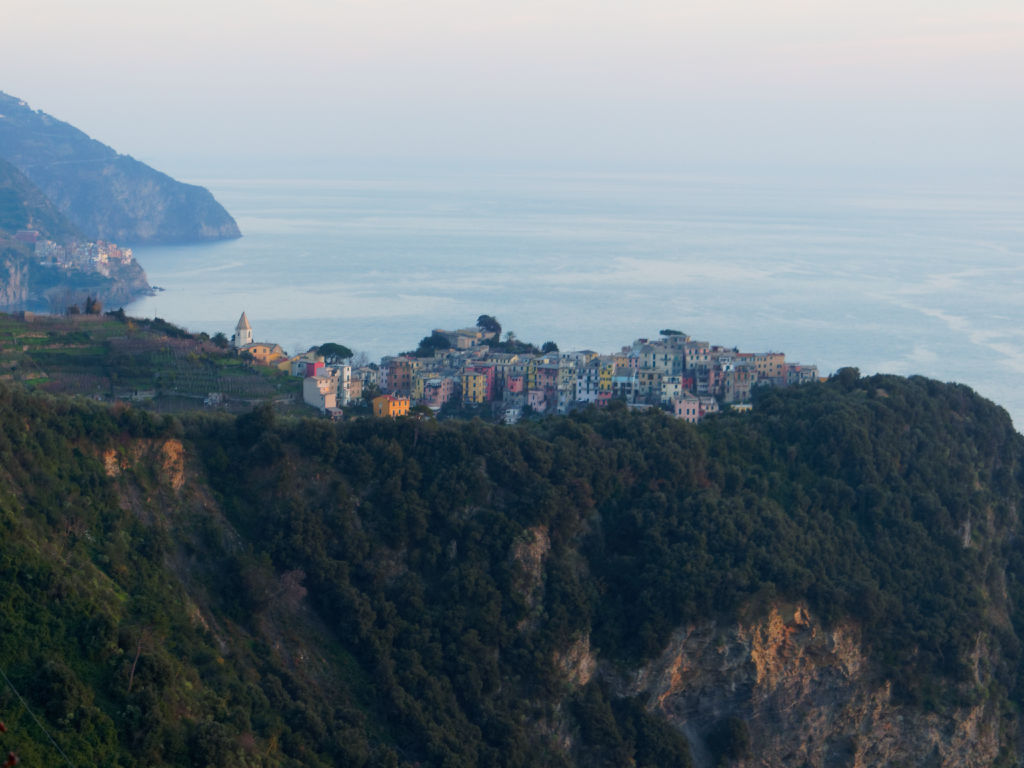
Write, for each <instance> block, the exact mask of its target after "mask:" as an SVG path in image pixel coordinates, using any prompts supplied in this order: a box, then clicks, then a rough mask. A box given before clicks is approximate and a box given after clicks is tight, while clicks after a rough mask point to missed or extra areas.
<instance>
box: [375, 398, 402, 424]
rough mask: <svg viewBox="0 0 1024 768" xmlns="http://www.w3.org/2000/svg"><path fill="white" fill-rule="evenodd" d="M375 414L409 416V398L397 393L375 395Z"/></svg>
mask: <svg viewBox="0 0 1024 768" xmlns="http://www.w3.org/2000/svg"><path fill="white" fill-rule="evenodd" d="M373 415H374V416H380V417H385V416H390V417H391V418H395V417H397V416H407V415H409V398H408V397H400V396H396V395H381V396H380V397H375V398H373Z"/></svg>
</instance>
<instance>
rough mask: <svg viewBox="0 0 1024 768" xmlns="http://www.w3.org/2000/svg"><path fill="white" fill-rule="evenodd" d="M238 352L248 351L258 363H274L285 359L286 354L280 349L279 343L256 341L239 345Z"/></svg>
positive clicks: (286, 357)
mask: <svg viewBox="0 0 1024 768" xmlns="http://www.w3.org/2000/svg"><path fill="white" fill-rule="evenodd" d="M238 351H239V352H248V353H249V354H250V355H252V358H253V360H255V361H256V362H257V363H259V364H260V365H275V364H277V363H278V362H280V361H282V360H287V359H288V355H286V354H285V353H284V350H283V349H281V345H280V344H270V343H265V342H260V341H257V342H255V343H253V344H246V345H245V346H244V347H240V348H239V350H238Z"/></svg>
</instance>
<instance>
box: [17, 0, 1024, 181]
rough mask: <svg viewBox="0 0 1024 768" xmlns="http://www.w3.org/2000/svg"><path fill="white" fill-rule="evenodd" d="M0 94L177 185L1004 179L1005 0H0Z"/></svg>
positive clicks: (1012, 147) (1018, 26) (1022, 58)
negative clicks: (637, 175)
mask: <svg viewBox="0 0 1024 768" xmlns="http://www.w3.org/2000/svg"><path fill="white" fill-rule="evenodd" d="M3 16H4V20H3V25H4V28H5V33H4V38H5V41H4V45H3V46H0V72H2V73H4V76H3V77H2V78H0V90H3V91H5V92H7V93H9V94H11V95H14V96H18V97H20V98H22V99H25V100H26V101H27V102H28V103H29V104H30V105H31V106H33V107H34V108H37V109H42V110H43V111H46V112H48V113H50V114H52V115H54V116H56V117H58V118H60V119H62V120H66V121H68V122H70V123H72V124H74V125H75V126H77V127H79V128H81V129H82V130H84V131H86V132H87V133H89V134H90V135H91V136H93V137H94V138H97V139H100V140H101V141H103V142H104V143H107V144H110V145H111V146H113V147H114V148H116V149H117V150H118V151H121V152H124V153H127V154H131V155H133V156H135V157H137V158H139V159H141V160H143V161H145V162H148V163H150V164H151V165H154V166H156V167H158V168H160V169H161V170H165V171H167V172H169V173H171V174H172V175H179V176H182V177H184V178H190V177H197V178H211V177H214V176H217V175H225V176H233V177H239V176H252V177H262V176H275V175H281V174H285V175H296V176H301V175H306V174H310V173H312V174H316V173H324V174H333V173H339V172H344V171H345V170H346V169H361V170H367V171H373V170H374V169H378V170H379V169H386V168H403V167H405V168H425V169H430V168H432V167H440V168H474V167H495V168H499V169H527V170H543V169H567V170H577V171H594V172H603V171H627V170H628V171H658V170H666V171H697V172H708V171H710V172H730V171H736V170H738V169H745V170H750V169H754V170H756V169H761V168H763V169H767V170H769V171H773V172H778V169H790V170H791V172H793V173H803V172H807V173H818V174H820V173H825V172H829V171H830V169H833V170H835V172H838V173H849V174H856V173H864V174H868V175H870V174H878V173H885V172H897V171H900V170H905V171H907V172H918V173H924V174H936V175H953V176H958V175H965V176H966V175H971V174H974V175H984V176H986V177H989V178H991V177H992V176H993V175H995V176H1000V175H1004V176H1006V177H1007V178H1014V177H1016V176H1017V175H1018V174H1019V173H1020V171H1021V170H1022V169H1024V157H1022V156H1024V153H1021V152H1020V151H1019V137H1020V136H1021V135H1022V129H1024V106H1022V105H1024V99H1022V96H1024V76H1022V73H1024V5H1022V4H1021V3H1020V1H1019V0H969V1H968V0H955V1H952V0H813V1H812V0H777V1H776V2H773V3H765V2H763V0H699V1H696V2H695V1H694V0H630V2H625V1H623V0H619V1H618V2H610V1H608V0H586V1H584V0H543V1H541V0H517V2H513V3H508V2H503V3H499V2H495V1H494V0H289V1H288V2H283V1H280V2H266V1H265V0H245V1H244V2H242V1H240V0H203V1H202V2H200V1H199V0H174V2H164V0H147V1H146V2H138V0H90V2H81V0H5V2H4V10H3Z"/></svg>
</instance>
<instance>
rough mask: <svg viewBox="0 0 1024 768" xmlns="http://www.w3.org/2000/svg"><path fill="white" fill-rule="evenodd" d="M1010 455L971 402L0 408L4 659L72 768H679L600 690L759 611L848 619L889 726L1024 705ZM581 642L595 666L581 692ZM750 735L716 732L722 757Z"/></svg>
mask: <svg viewBox="0 0 1024 768" xmlns="http://www.w3.org/2000/svg"><path fill="white" fill-rule="evenodd" d="M178 439H180V440H182V442H183V445H184V447H185V457H186V458H185V471H186V474H187V476H188V482H187V483H186V485H185V486H184V487H182V488H181V489H179V490H174V487H173V486H174V484H175V483H174V482H173V480H169V479H168V477H169V475H168V473H170V475H173V474H174V471H173V466H170V465H173V462H172V461H170V460H169V459H168V456H169V455H172V454H173V453H174V452H173V451H171V453H170V454H168V452H167V446H168V445H169V443H168V441H172V442H171V443H170V444H173V441H175V440H178ZM1021 447H1022V445H1021V438H1020V437H1019V436H1018V435H1017V434H1016V433H1015V432H1014V431H1013V429H1012V426H1011V425H1010V422H1009V419H1008V418H1007V417H1006V414H1005V413H1004V412H1002V411H1001V410H1000V409H998V408H996V407H995V406H993V405H992V404H990V403H988V402H986V401H984V400H982V399H980V398H978V397H976V396H975V395H974V394H973V393H972V392H970V390H968V389H966V388H964V387H960V386H954V385H943V384H939V383H936V382H933V381H928V380H924V379H910V380H907V379H898V378H893V377H874V378H870V379H860V378H858V377H857V375H856V373H855V372H854V371H849V370H846V371H843V372H841V374H840V375H839V376H837V377H835V379H834V380H833V381H830V382H829V383H827V384H823V385H814V386H808V387H802V388H798V389H795V390H789V391H774V390H773V391H767V392H763V393H761V395H760V397H759V400H758V403H757V406H756V408H755V411H754V413H752V414H749V415H746V416H723V417H721V418H718V419H716V420H713V421H709V422H707V423H706V424H704V425H701V427H700V428H694V427H692V426H690V425H687V424H684V423H680V422H676V421H672V420H671V419H669V418H667V417H666V416H664V415H663V414H660V413H645V414H632V413H629V412H627V411H626V410H625V409H624V408H611V409H609V410H608V411H607V412H597V411H584V412H581V413H578V414H576V415H574V416H572V417H569V418H555V419H548V420H543V421H539V422H536V423H531V424H528V425H522V426H520V427H516V428H508V427H495V426H490V425H486V424H483V423H481V422H462V423H457V422H455V423H453V422H441V423H438V422H432V421H416V420H400V421H397V422H391V421H387V422H385V421H380V420H370V419H365V420H357V421H353V422H349V423H346V424H342V425H332V424H329V423H327V422H323V421H305V420H294V421H293V420H282V419H281V418H279V417H275V415H274V413H273V412H272V411H271V410H270V409H269V408H260V409H257V410H254V411H253V412H252V413H250V414H247V415H245V416H241V417H238V418H237V419H233V418H228V417H209V416H199V415H197V416H193V417H190V418H188V419H185V420H184V421H183V422H180V421H178V420H177V419H173V418H159V417H152V416H149V415H147V414H145V413H140V412H138V411H135V410H132V409H118V410H111V409H105V408H102V407H99V406H93V405H88V404H84V403H78V402H73V401H68V400H59V399H50V398H46V397H43V396H30V395H26V394H24V393H22V392H20V391H18V390H10V389H0V466H2V467H3V471H2V472H0V523H2V525H3V529H4V530H3V535H2V538H0V568H3V583H4V585H5V594H4V597H3V600H2V601H0V619H2V621H3V622H4V626H5V628H6V631H5V632H4V633H3V634H2V635H0V664H2V665H3V669H4V670H6V672H7V674H8V675H9V676H10V678H11V680H12V682H13V683H14V685H15V686H17V688H18V689H19V690H20V691H21V692H22V694H23V695H24V696H25V698H26V700H27V701H28V703H29V704H30V705H31V706H32V707H33V709H34V711H35V712H36V713H37V714H39V716H40V717H41V718H42V719H43V721H44V722H45V723H46V724H47V726H48V728H49V729H50V730H51V731H52V732H53V734H54V737H55V739H56V740H57V741H58V743H60V744H61V746H62V748H63V749H64V750H65V751H66V752H67V753H68V754H69V756H70V757H71V758H72V759H73V760H74V761H76V763H77V764H82V765H84V764H89V765H123V766H129V765H161V764H166V765H216V766H231V765H294V766H298V765H313V766H316V765H324V766H327V765H360V766H361V765H403V764H409V765H412V764H416V763H419V764H425V765H438V766H471V765H494V766H526V765H626V764H629V763H630V762H632V763H634V764H635V765H638V766H661V765H687V764H688V763H689V753H688V750H687V745H686V741H685V739H684V738H683V736H682V735H681V734H679V733H677V732H676V731H674V730H673V729H672V728H671V727H669V726H668V725H667V724H665V723H664V722H662V721H661V720H658V719H657V718H655V717H654V716H652V715H651V714H649V712H648V709H647V708H646V707H645V704H646V702H645V701H643V700H640V699H632V698H624V697H623V696H622V694H621V693H620V692H619V691H618V690H617V688H616V686H615V671H616V670H629V669H633V668H635V667H636V666H637V665H639V664H641V663H643V661H645V660H647V659H650V658H651V657H652V656H654V655H656V654H657V653H658V652H659V651H660V650H661V648H662V647H663V646H664V644H665V642H666V640H667V639H668V636H669V634H670V632H671V631H672V629H673V628H674V627H676V626H679V625H680V624H684V623H686V622H692V621H696V620H699V619H702V618H710V617H718V618H725V619H729V618H734V617H736V616H738V615H740V614H744V615H748V614H750V613H756V612H758V611H761V610H765V609H766V607H767V606H769V605H770V604H772V603H773V602H774V601H778V600H797V599H800V600H804V601H806V602H807V603H808V604H809V605H810V607H811V609H812V610H813V611H814V612H816V614H817V615H819V616H821V617H822V618H824V620H825V621H827V622H836V621H845V620H851V619H852V620H854V621H856V622H857V623H858V624H860V625H861V626H863V627H864V629H865V631H864V637H865V638H866V640H867V642H868V643H869V651H870V653H871V654H872V656H873V657H874V658H875V659H876V661H877V662H878V663H879V664H880V665H882V666H881V667H880V668H881V669H884V670H885V674H886V675H887V676H888V677H889V678H890V679H892V680H893V682H894V687H895V689H896V692H897V695H898V696H899V697H900V700H902V701H904V702H907V703H909V704H910V705H913V706H915V707H918V708H921V709H922V710H928V711H936V712H941V711H943V710H945V709H948V708H950V707H953V706H957V705H960V704H962V703H964V702H965V701H967V702H969V701H971V700H975V699H978V698H981V697H985V696H995V697H1000V698H1005V699H1006V700H1007V701H1008V702H1014V703H1019V702H1021V699H1022V689H1021V686H1020V684H1019V682H1018V670H1019V666H1020V665H1019V663H1018V660H1019V642H1018V634H1017V633H1018V632H1019V631H1021V622H1022V618H1024V611H1020V610H1018V609H1017V608H1016V606H1017V605H1020V604H1022V603H1021V602H1020V601H1021V597H1022V595H1024V593H1022V591H1021V590H1022V586H1021V585H1024V569H1022V567H1021V565H1022V564H1021V559H1020V557H1019V556H1018V555H1016V554H1015V552H1016V549H1017V546H1016V545H1017V537H1018V536H1019V521H1018V519H1017V506H1018V503H1019V501H1020V481H1021V478H1020V457H1021ZM111 456H113V457H114V458H113V460H111V458H110V457H111ZM112 461H113V464H112ZM169 467H170V468H169ZM179 479H180V478H179ZM1004 580H1005V589H1004V588H1002V585H1003V584H1004ZM1000 617H1008V618H1009V619H1011V620H1012V622H1013V623H1011V622H1007V621H1004V620H1003V619H1002V618H1000ZM1014 626H1016V630H1014V629H1013V628H1012V627H1014ZM979 627H986V629H987V631H989V632H990V633H991V636H992V642H993V643H994V644H995V645H996V646H997V648H996V649H995V650H996V651H997V653H996V656H997V657H998V659H999V667H998V669H997V670H996V672H995V676H994V679H993V682H992V685H990V686H988V687H987V688H985V689H984V690H980V689H978V687H977V686H976V685H975V684H974V683H973V678H972V677H971V675H970V674H969V668H968V666H967V664H966V660H967V658H968V655H969V651H970V649H971V647H972V644H973V643H974V641H975V637H976V633H977V631H978V628H979ZM584 636H589V638H590V644H591V648H592V649H595V651H596V653H597V654H598V655H599V657H600V658H601V659H602V661H603V662H604V664H605V665H606V667H607V668H606V670H605V672H604V673H603V674H599V675H597V676H596V677H595V678H594V679H593V680H591V681H590V682H589V684H587V685H583V686H580V685H577V684H573V683H571V682H570V681H569V676H568V674H567V667H566V663H565V653H566V650H567V649H568V648H570V647H571V646H572V645H573V644H574V643H575V642H576V641H577V640H579V639H580V638H582V637H584ZM0 716H3V717H4V719H6V721H7V724H8V726H9V729H10V730H9V733H8V734H6V735H4V737H3V741H2V742H0V746H3V747H5V748H16V749H17V750H19V751H20V753H21V755H22V757H23V759H25V761H26V763H29V761H30V760H31V762H32V763H34V764H59V760H58V756H57V755H56V753H55V752H54V751H53V749H52V747H49V746H48V744H47V742H46V739H45V736H44V735H42V734H41V733H39V732H38V730H37V729H36V728H35V726H34V724H33V723H32V722H31V721H30V720H29V718H28V716H27V715H26V714H25V712H24V711H23V710H22V709H21V708H20V707H19V704H18V702H17V700H16V699H15V698H14V697H13V695H12V694H11V693H10V692H9V691H8V692H6V693H4V694H3V696H0ZM744 739H745V731H744V730H743V727H742V723H741V722H739V721H735V720H724V721H722V722H721V723H720V724H719V725H718V726H716V728H715V729H714V730H713V732H711V733H709V734H708V743H709V744H710V745H711V746H712V747H713V748H714V749H715V750H717V754H718V755H719V756H720V757H722V759H724V760H728V759H730V757H736V756H739V755H741V754H743V750H745V749H747V744H746V743H745V741H744ZM566 744H570V745H571V746H569V747H566V746H565V745H566Z"/></svg>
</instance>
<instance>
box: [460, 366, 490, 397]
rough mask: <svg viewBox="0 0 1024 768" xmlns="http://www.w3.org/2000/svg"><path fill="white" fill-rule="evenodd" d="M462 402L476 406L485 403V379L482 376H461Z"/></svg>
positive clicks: (467, 374)
mask: <svg viewBox="0 0 1024 768" xmlns="http://www.w3.org/2000/svg"><path fill="white" fill-rule="evenodd" d="M462 402H464V403H473V404H476V405H478V404H480V403H484V402H487V377H486V376H485V375H484V374H482V373H474V372H471V373H464V374H462Z"/></svg>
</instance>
